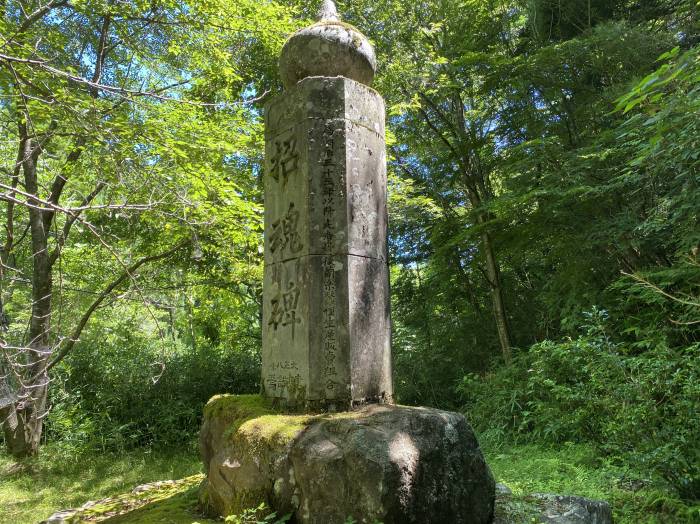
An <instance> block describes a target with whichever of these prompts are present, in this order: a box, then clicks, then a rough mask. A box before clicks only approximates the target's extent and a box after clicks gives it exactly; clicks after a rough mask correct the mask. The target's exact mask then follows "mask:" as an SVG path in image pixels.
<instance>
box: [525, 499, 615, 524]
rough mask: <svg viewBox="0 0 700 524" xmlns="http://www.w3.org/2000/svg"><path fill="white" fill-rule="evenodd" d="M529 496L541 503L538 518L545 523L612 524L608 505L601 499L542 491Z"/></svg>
mask: <svg viewBox="0 0 700 524" xmlns="http://www.w3.org/2000/svg"><path fill="white" fill-rule="evenodd" d="M530 498H532V499H534V500H536V501H538V502H539V503H542V505H543V510H542V516H541V517H540V520H541V522H543V523H546V524H612V510H611V509H610V505H609V504H608V503H607V502H605V501H602V500H591V499H587V498H584V497H576V496H565V495H552V494H543V493H535V494H533V495H530Z"/></svg>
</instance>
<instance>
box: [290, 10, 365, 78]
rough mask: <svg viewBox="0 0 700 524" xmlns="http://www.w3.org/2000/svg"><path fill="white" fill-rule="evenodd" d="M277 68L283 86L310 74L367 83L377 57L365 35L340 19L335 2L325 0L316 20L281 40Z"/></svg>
mask: <svg viewBox="0 0 700 524" xmlns="http://www.w3.org/2000/svg"><path fill="white" fill-rule="evenodd" d="M279 68H280V76H281V77H282V83H283V84H284V87H285V88H286V89H289V88H291V87H294V86H295V85H296V83H297V82H299V81H300V80H303V79H304V78H307V77H310V76H327V77H334V76H344V77H346V78H350V79H351V80H356V81H357V82H360V83H362V84H365V85H368V86H369V85H372V80H374V73H375V72H376V70H377V58H376V56H375V54H374V49H373V48H372V44H370V43H369V40H368V39H367V37H365V35H363V34H362V33H361V32H360V31H359V30H358V29H357V28H355V27H353V26H352V25H350V24H346V23H344V22H341V21H340V17H339V15H338V11H337V9H336V7H335V3H334V2H333V1H332V0H324V1H323V3H322V5H321V8H320V9H319V12H318V22H316V23H315V24H313V25H311V26H309V27H306V28H304V29H301V30H300V31H297V32H296V33H294V34H293V35H292V36H291V37H290V38H289V39H288V40H287V42H286V43H285V44H284V47H283V48H282V53H281V55H280V61H279Z"/></svg>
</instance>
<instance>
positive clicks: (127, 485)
mask: <svg viewBox="0 0 700 524" xmlns="http://www.w3.org/2000/svg"><path fill="white" fill-rule="evenodd" d="M486 457H487V460H488V462H489V464H490V466H491V468H492V469H493V471H494V475H495V476H496V478H497V480H498V481H499V482H501V483H503V484H506V485H507V486H508V487H510V488H511V489H512V490H513V492H514V494H515V495H516V496H518V495H525V494H529V493H536V492H540V493H558V494H563V495H581V496H585V497H591V498H596V499H604V500H607V501H609V502H610V503H611V504H612V506H613V511H614V516H615V523H616V524H667V523H668V524H675V523H679V524H682V523H696V522H698V523H700V507H699V506H690V505H687V504H683V503H682V502H680V501H679V500H678V499H677V498H675V497H674V496H673V495H672V494H671V493H670V492H668V491H665V490H664V489H663V487H662V486H661V485H659V484H654V483H652V482H650V481H648V480H647V479H645V478H644V476H643V475H640V474H639V473H635V472H634V471H632V470H631V469H630V468H622V467H620V466H614V465H612V464H610V463H608V462H607V461H605V460H602V459H600V458H599V457H598V456H597V455H596V453H595V452H594V450H593V449H592V448H590V447H587V446H580V445H570V446H565V447H563V448H559V449H548V448H542V447H539V446H532V445H530V446H512V447H500V448H490V447H489V446H486ZM200 472H201V463H200V460H199V457H198V453H197V452H196V450H195V449H194V446H191V447H189V449H183V450H181V452H179V453H169V454H168V453H159V452H150V451H132V452H128V453H122V454H118V455H116V454H108V453H91V454H75V453H70V452H67V451H66V450H65V449H63V448H61V447H60V446H55V445H50V446H46V447H44V448H43V450H42V454H41V456H40V457H38V458H35V459H31V460H29V461H26V462H25V463H23V464H22V465H21V466H20V467H18V466H17V465H16V464H15V463H14V462H13V461H12V460H11V459H10V458H9V457H7V456H5V455H3V454H0V522H2V523H5V522H7V523H13V524H25V523H27V524H29V523H32V524H35V523H36V522H38V521H40V520H42V519H45V518H46V517H48V516H49V515H50V514H52V513H53V512H55V511H58V510H62V509H68V508H74V507H79V506H82V505H83V504H84V503H85V502H87V501H89V500H99V499H104V498H107V497H118V496H119V495H120V494H126V495H125V496H123V497H119V498H118V501H123V502H125V504H122V505H123V506H131V505H132V503H133V507H134V508H135V509H133V511H130V512H128V513H127V514H124V515H120V516H116V517H112V518H110V519H108V520H106V521H104V522H107V523H109V524H112V523H114V524H127V523H142V524H151V523H153V524H156V523H163V524H191V523H193V522H199V523H201V524H207V523H214V522H216V521H212V520H207V519H204V518H202V517H200V516H198V515H197V514H196V511H195V506H196V498H197V487H196V484H197V483H198V481H199V478H198V477H192V478H190V479H187V477H191V476H192V475H196V474H198V473H200ZM171 479H185V480H183V482H181V483H179V484H178V485H177V486H166V487H164V488H162V489H159V490H156V491H154V492H153V493H149V494H148V495H147V496H143V495H141V496H140V497H139V496H134V495H132V494H131V490H132V489H133V488H134V487H135V486H138V485H140V484H145V483H150V482H154V481H159V480H171ZM139 499H140V500H139ZM144 499H147V501H148V503H147V504H145V505H143V500H144ZM516 499H517V497H516ZM515 503H516V504H517V500H516V501H515ZM104 506H105V508H104V509H105V510H106V511H112V509H113V508H114V507H117V506H119V504H112V503H110V504H105V505H104ZM96 510H99V508H96ZM219 522H221V521H219Z"/></svg>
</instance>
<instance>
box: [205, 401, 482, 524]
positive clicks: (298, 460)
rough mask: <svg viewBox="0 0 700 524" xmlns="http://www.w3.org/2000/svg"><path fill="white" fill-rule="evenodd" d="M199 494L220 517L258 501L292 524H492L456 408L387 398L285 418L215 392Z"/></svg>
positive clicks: (474, 450) (468, 433)
mask: <svg viewBox="0 0 700 524" xmlns="http://www.w3.org/2000/svg"><path fill="white" fill-rule="evenodd" d="M200 446H201V451H202V458H203V460H204V465H205V470H206V473H207V478H206V479H205V481H204V483H203V485H202V489H201V494H200V501H201V502H202V505H203V506H205V507H207V508H208V509H209V511H210V512H212V513H215V514H217V515H224V516H226V515H232V514H237V513H241V512H242V511H243V510H245V509H248V508H254V507H257V506H258V505H259V504H260V503H261V502H265V503H266V504H267V505H268V506H269V507H271V508H273V509H274V510H275V511H276V512H277V514H278V515H286V514H291V515H292V522H297V523H304V524H305V523H319V524H321V523H322V524H335V523H338V524H343V523H345V522H346V521H347V519H348V518H349V517H350V518H352V519H354V520H355V521H357V522H359V523H374V522H382V523H384V524H394V523H396V524H398V523H402V524H403V523H424V524H429V523H446V522H455V523H456V522H465V523H470V524H482V523H483V524H486V523H489V522H491V519H492V517H493V509H494V498H495V482H494V479H493V476H492V474H491V471H490V470H489V468H488V466H487V464H486V462H485V460H484V457H483V454H482V453H481V450H480V449H479V445H478V443H477V441H476V438H475V437H474V433H473V431H472V430H471V428H470V427H469V425H468V424H467V422H466V420H465V419H464V417H463V416H462V415H460V414H458V413H451V412H447V411H440V410H436V409H427V408H409V407H399V406H391V405H371V406H365V407H363V408H361V409H359V410H357V411H352V412H344V413H335V414H323V415H315V416H314V415H282V414H277V413H274V411H273V410H272V408H271V407H269V405H268V404H267V403H266V402H265V401H264V400H263V399H262V398H261V397H257V396H219V397H214V398H213V399H212V400H211V401H209V403H208V404H207V406H206V408H205V417H204V423H203V426H202V430H201V434H200Z"/></svg>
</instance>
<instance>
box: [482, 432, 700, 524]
mask: <svg viewBox="0 0 700 524" xmlns="http://www.w3.org/2000/svg"><path fill="white" fill-rule="evenodd" d="M485 454H486V458H487V461H488V463H489V466H490V467H491V469H492V470H493V473H494V475H495V477H496V479H497V481H498V482H500V483H503V484H505V485H506V486H508V487H509V488H510V489H511V490H512V491H513V494H514V497H513V498H512V500H511V501H509V503H508V504H507V505H506V504H503V503H501V507H498V508H497V515H499V514H500V513H501V512H503V511H505V510H507V511H509V513H510V514H511V516H512V515H513V514H516V515H517V512H518V511H519V510H521V511H522V510H523V509H527V507H528V506H529V505H528V504H527V501H526V500H523V498H522V497H523V496H525V495H528V494H531V493H562V494H576V495H580V496H584V497H589V498H592V499H598V500H607V501H608V502H609V503H610V504H611V507H612V510H613V519H614V522H617V523H619V524H641V523H644V524H665V523H667V522H679V523H680V522H689V523H690V522H696V521H697V518H698V509H699V507H698V506H697V505H695V504H693V503H688V502H685V503H684V502H683V501H681V500H679V499H678V497H677V496H676V495H675V494H674V493H673V492H670V491H668V490H665V489H661V488H659V487H658V486H655V485H653V483H651V482H650V481H649V479H648V478H646V477H645V474H644V473H643V472H641V471H640V470H638V469H636V467H635V464H630V465H620V464H616V463H615V462H613V461H611V460H609V459H605V458H603V459H601V457H600V454H599V453H598V451H597V450H596V449H594V448H593V447H591V446H590V445H582V444H573V443H570V442H569V443H565V444H563V445H559V446H556V448H555V447H546V446H542V445H532V444H530V445H519V446H516V445H508V446H505V447H491V446H490V445H488V444H487V445H486V449H485ZM501 500H502V499H501ZM530 505H531V504H530ZM497 506H498V504H497ZM517 522H525V521H524V520H519V521H517Z"/></svg>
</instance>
